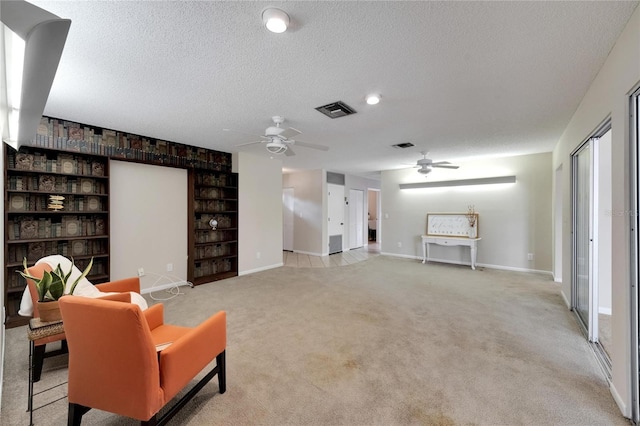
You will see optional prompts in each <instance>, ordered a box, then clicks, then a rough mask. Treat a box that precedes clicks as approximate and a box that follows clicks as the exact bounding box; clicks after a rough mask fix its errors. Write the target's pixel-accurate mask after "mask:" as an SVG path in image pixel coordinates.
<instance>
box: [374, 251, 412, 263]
mask: <svg viewBox="0 0 640 426" xmlns="http://www.w3.org/2000/svg"><path fill="white" fill-rule="evenodd" d="M380 254H381V255H383V256H391V257H401V258H403V259H418V260H420V261H422V256H411V255H410V254H398V253H385V252H383V251H381V252H380Z"/></svg>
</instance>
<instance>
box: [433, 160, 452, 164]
mask: <svg viewBox="0 0 640 426" xmlns="http://www.w3.org/2000/svg"><path fill="white" fill-rule="evenodd" d="M431 164H451V163H450V162H448V161H436V162H435V163H431Z"/></svg>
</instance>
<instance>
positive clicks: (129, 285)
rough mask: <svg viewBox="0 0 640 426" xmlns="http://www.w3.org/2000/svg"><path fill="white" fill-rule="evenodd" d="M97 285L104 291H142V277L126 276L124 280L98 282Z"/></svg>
mask: <svg viewBox="0 0 640 426" xmlns="http://www.w3.org/2000/svg"><path fill="white" fill-rule="evenodd" d="M95 287H96V288H97V289H98V290H100V291H102V292H104V293H111V292H117V293H124V292H125V291H133V292H135V293H140V278H138V277H131V278H125V279H122V280H117V281H111V282H109V283H104V284H96V285H95Z"/></svg>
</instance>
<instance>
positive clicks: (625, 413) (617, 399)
mask: <svg viewBox="0 0 640 426" xmlns="http://www.w3.org/2000/svg"><path fill="white" fill-rule="evenodd" d="M609 391H610V392H611V396H613V400H614V401H615V402H616V404H617V405H618V408H619V409H620V412H621V413H622V415H623V416H624V417H626V418H628V419H629V418H631V413H630V412H629V411H628V407H627V404H625V403H624V401H623V400H622V397H620V394H619V393H618V390H617V389H616V387H615V386H614V385H613V383H609Z"/></svg>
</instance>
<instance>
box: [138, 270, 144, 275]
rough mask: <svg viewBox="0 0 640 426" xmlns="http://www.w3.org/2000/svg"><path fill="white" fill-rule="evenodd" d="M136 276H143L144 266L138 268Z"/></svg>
mask: <svg viewBox="0 0 640 426" xmlns="http://www.w3.org/2000/svg"><path fill="white" fill-rule="evenodd" d="M138 276H139V277H144V268H138Z"/></svg>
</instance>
